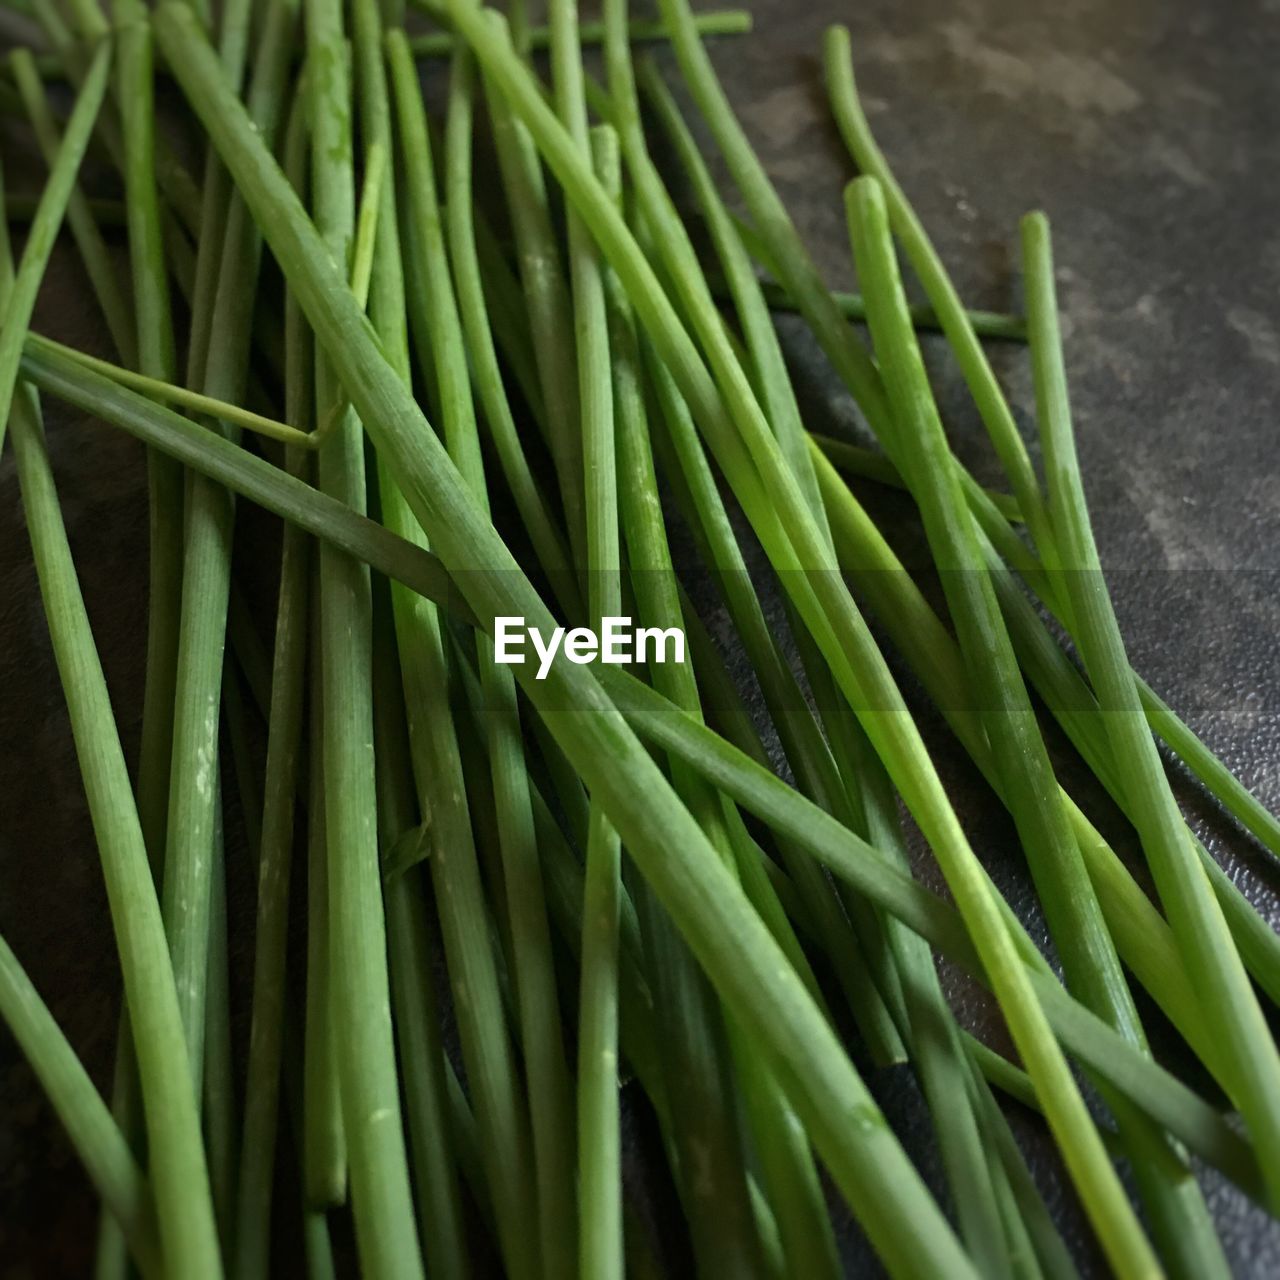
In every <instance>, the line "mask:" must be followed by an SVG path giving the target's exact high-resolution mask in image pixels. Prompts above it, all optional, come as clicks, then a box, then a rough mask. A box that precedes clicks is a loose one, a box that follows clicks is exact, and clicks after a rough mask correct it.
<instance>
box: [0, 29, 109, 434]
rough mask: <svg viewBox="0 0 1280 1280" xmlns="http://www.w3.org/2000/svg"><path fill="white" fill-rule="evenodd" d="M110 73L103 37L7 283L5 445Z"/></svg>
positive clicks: (2, 341)
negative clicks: (26, 349)
mask: <svg viewBox="0 0 1280 1280" xmlns="http://www.w3.org/2000/svg"><path fill="white" fill-rule="evenodd" d="M110 74H111V45H110V44H109V43H106V42H104V43H103V44H102V45H101V47H100V48H99V49H98V51H97V53H96V54H95V55H94V58H93V63H92V65H91V67H90V69H89V72H88V74H87V75H86V76H85V79H84V87H83V88H82V89H81V91H80V95H79V97H78V98H77V99H76V105H75V108H74V109H73V110H72V113H71V117H70V119H69V120H68V121H67V128H66V132H65V134H64V135H63V139H62V144H61V146H60V147H59V148H58V153H57V157H56V158H55V159H54V160H53V161H52V162H51V163H50V165H49V179H48V182H47V183H46V184H45V189H44V192H43V194H42V195H41V197H40V203H39V205H38V206H37V208H36V212H35V217H34V218H33V219H32V221H31V227H30V229H29V230H28V232H27V242H26V245H25V246H24V247H23V251H22V257H21V258H20V259H19V261H18V266H17V270H16V272H15V273H14V275H13V280H12V283H11V285H10V286H9V287H8V288H7V289H6V294H7V304H6V311H5V322H4V327H3V329H0V447H3V445H4V433H5V429H6V427H7V426H8V423H9V411H10V409H11V407H12V405H13V403H14V395H15V390H16V388H17V385H18V362H19V360H21V358H22V346H23V339H24V338H25V337H26V334H27V327H28V325H29V324H30V323H31V313H32V311H33V310H34V309H35V304H36V295H37V294H38V293H39V292H40V282H41V280H42V279H43V278H44V272H45V267H46V266H47V265H48V262H49V255H50V254H51V253H52V252H53V246H54V242H55V241H56V240H57V238H58V231H59V229H60V228H61V226H62V220H63V216H64V215H65V213H66V211H67V206H68V203H69V201H70V200H71V196H72V193H73V192H74V190H75V185H76V174H77V173H78V172H79V170H80V162H81V161H82V160H83V159H84V154H85V151H86V150H87V149H88V146H89V138H90V136H91V135H92V133H93V126H94V122H95V120H96V119H97V117H98V112H99V110H100V109H101V107H102V102H103V99H104V98H105V97H106V92H107V84H108V82H109V77H110ZM5 231H6V241H5V248H6V253H5V255H4V257H5V263H6V264H7V262H8V254H7V249H8V240H7V232H8V227H7V226H6V228H5Z"/></svg>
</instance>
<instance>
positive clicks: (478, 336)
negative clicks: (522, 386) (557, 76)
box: [444, 45, 582, 617]
mask: <svg viewBox="0 0 1280 1280" xmlns="http://www.w3.org/2000/svg"><path fill="white" fill-rule="evenodd" d="M474 116H475V63H474V61H473V59H472V57H471V54H470V51H469V50H468V49H467V48H466V46H465V45H463V46H460V47H459V48H458V50H457V52H456V53H455V54H454V57H453V61H452V63H451V66H450V72H449V109H448V117H447V122H446V126H445V162H444V168H445V211H444V216H445V230H446V234H447V236H448V242H449V261H450V265H451V267H452V269H453V279H454V288H455V290H456V292H457V296H458V310H459V313H460V314H461V317H462V326H463V330H464V332H465V335H466V340H467V354H468V357H469V358H470V361H471V366H472V369H473V375H472V380H473V384H474V387H475V391H476V394H477V396H479V398H480V406H481V408H482V410H483V415H484V420H485V425H486V426H487V427H488V431H489V436H490V438H491V439H492V441H493V444H494V448H495V451H496V452H497V454H498V459H499V462H500V464H501V466H502V472H503V475H504V476H505V478H506V481H507V488H508V489H509V490H510V491H511V496H512V498H513V500H514V501H515V504H516V509H517V510H518V511H519V512H520V516H521V519H522V521H523V522H524V526H525V529H526V531H527V532H528V534H529V539H530V541H531V542H532V544H533V550H534V554H535V556H536V557H537V559H538V562H539V563H540V564H541V565H542V568H543V571H544V572H545V573H546V575H547V577H548V579H549V581H550V583H551V587H552V590H553V591H554V592H555V594H556V597H557V599H559V600H560V602H561V604H562V606H563V607H564V610H565V613H566V615H567V616H569V617H578V616H579V615H580V614H581V613H582V604H581V601H580V600H579V599H578V594H577V587H576V584H575V582H574V575H573V570H572V567H571V565H570V561H569V552H568V549H567V547H566V545H565V537H564V534H563V532H562V531H561V529H560V527H559V523H558V521H557V519H556V517H555V516H554V514H553V513H552V511H551V509H550V508H549V506H548V504H547V500H546V498H545V497H544V495H543V493H542V491H541V488H540V486H539V483H538V480H537V477H536V476H535V475H534V474H533V472H532V470H531V469H530V467H529V463H528V460H527V458H526V456H525V452H524V447H523V445H522V443H521V440H520V436H519V431H518V429H517V427H516V421H515V417H514V415H513V413H512V410H511V402H510V400H509V398H508V396H507V394H506V388H505V386H504V383H503V379H502V372H501V370H500V368H499V365H498V356H497V351H496V349H495V347H494V336H493V328H492V324H491V316H490V310H489V304H488V302H487V301H486V298H485V288H484V279H483V275H482V271H481V266H480V255H479V248H478V244H477V235H476V223H475V214H474V209H473V204H474V192H473V190H472V176H471V175H472V146H473V122H474ZM498 310H499V312H500V313H502V312H507V311H508V309H507V308H506V307H505V306H502V305H500V306H499V307H498ZM512 310H514V309H512Z"/></svg>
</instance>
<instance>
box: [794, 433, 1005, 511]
mask: <svg viewBox="0 0 1280 1280" xmlns="http://www.w3.org/2000/svg"><path fill="white" fill-rule="evenodd" d="M813 441H814V443H815V444H816V445H817V446H818V448H820V449H821V450H822V452H823V453H825V454H826V455H827V457H828V458H829V459H830V460H831V462H832V463H833V464H834V465H835V466H837V467H839V468H840V470H841V471H845V472H848V474H849V475H852V476H859V477H860V478H861V479H863V480H874V481H875V482H876V483H877V484H884V485H888V486H890V487H891V488H894V489H905V488H906V487H907V482H906V481H905V480H904V479H903V478H902V475H901V473H900V472H899V471H898V468H897V467H895V466H894V465H893V460H892V459H891V458H889V457H887V456H886V455H885V454H883V453H876V452H875V451H874V450H872V449H863V448H861V447H860V446H858V445H856V444H850V443H849V442H848V441H846V440H833V439H832V438H831V437H830V436H822V435H817V434H814V435H813ZM986 493H987V497H988V498H990V499H991V502H992V504H993V505H994V507H995V508H996V510H997V511H999V513H1000V514H1001V516H1003V517H1004V518H1005V519H1006V520H1009V521H1020V520H1021V519H1022V515H1021V513H1020V512H1019V510H1018V502H1017V499H1016V498H1014V497H1012V496H1010V495H1009V494H1007V493H998V492H996V491H995V490H991V489H989V490H987V491H986Z"/></svg>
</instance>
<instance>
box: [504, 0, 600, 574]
mask: <svg viewBox="0 0 1280 1280" xmlns="http://www.w3.org/2000/svg"><path fill="white" fill-rule="evenodd" d="M489 20H490V21H492V22H493V23H494V24H495V26H499V24H500V23H501V19H500V18H498V17H497V16H496V15H492V14H491V15H490V17H489ZM486 97H487V100H488V104H489V114H490V119H491V121H492V125H493V140H494V146H495V148H496V150H497V153H498V166H499V171H500V173H501V176H502V185H503V189H504V191H505V193H506V198H507V209H508V212H509V214H510V218H511V229H512V232H513V233H514V235H515V242H516V263H517V266H518V268H519V275H520V282H521V284H522V286H523V290H524V306H525V310H526V312H527V315H528V320H529V325H528V327H529V335H530V338H531V340H532V344H533V353H534V358H535V362H536V365H537V370H538V381H539V384H540V386H541V389H542V401H543V404H544V406H545V409H546V413H545V421H544V423H543V426H544V429H545V431H546V433H547V444H548V446H549V448H550V450H551V457H552V461H553V462H554V463H555V468H556V475H557V478H558V479H559V482H560V497H561V501H562V503H563V504H564V510H565V521H566V525H567V532H568V537H569V546H570V548H571V549H572V551H573V559H574V562H575V564H576V565H578V567H579V568H581V566H582V564H583V546H582V539H583V537H584V536H585V525H584V514H583V492H582V489H583V471H582V452H581V448H582V443H581V432H580V424H579V421H578V416H579V408H578V402H577V395H576V390H577V377H578V375H577V367H576V364H575V359H576V353H575V350H574V347H573V346H572V345H571V344H569V343H568V342H565V341H564V335H565V334H566V333H569V332H572V331H573V324H574V320H573V308H572V303H571V302H570V297H569V290H568V287H567V285H566V282H565V278H564V268H563V265H562V263H561V258H560V250H559V246H558V245H557V243H556V238H555V232H554V230H553V227H552V223H551V212H550V207H549V205H548V203H547V191H546V183H545V179H544V178H543V174H542V165H541V162H540V161H539V159H538V153H537V151H536V149H535V148H534V146H533V143H532V142H531V140H530V138H529V134H528V131H527V130H526V129H525V127H524V125H523V124H521V123H520V121H519V120H516V119H515V118H513V116H512V114H511V112H510V110H509V109H508V107H507V106H506V104H505V103H504V102H503V99H502V97H501V95H499V94H496V93H494V92H493V91H492V89H491V88H490V87H489V86H487V85H486Z"/></svg>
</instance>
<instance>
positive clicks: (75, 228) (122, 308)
mask: <svg viewBox="0 0 1280 1280" xmlns="http://www.w3.org/2000/svg"><path fill="white" fill-rule="evenodd" d="M9 63H10V66H11V67H12V68H13V79H14V83H15V84H16V85H17V86H18V93H19V94H20V95H21V97H22V101H23V105H24V106H25V107H26V110H27V115H28V116H29V117H30V119H31V124H32V126H33V127H34V129H35V135H36V141H37V142H38V143H39V144H40V150H41V152H42V153H43V155H44V159H45V163H46V164H48V165H50V166H52V164H53V161H54V159H55V157H56V156H57V154H58V151H59V149H60V148H61V146H62V139H61V137H60V136H59V131H58V126H57V124H56V123H55V121H54V118H53V112H52V111H50V109H49V102H48V99H47V98H46V97H45V91H44V85H43V84H41V82H40V77H39V75H38V74H37V73H36V69H35V66H34V64H33V63H32V60H31V54H30V52H29V51H28V50H26V49H15V50H13V52H12V53H11V54H10V55H9ZM67 223H68V225H69V226H70V228H71V233H72V235H73V236H74V237H75V242H76V246H77V248H78V249H79V250H80V257H81V259H82V260H83V262H84V266H85V271H86V273H87V274H88V276H89V282H90V284H91V285H92V286H93V292H94V296H95V297H96V298H97V299H98V303H99V305H100V306H101V307H102V311H103V314H104V315H105V316H106V320H107V331H108V332H109V333H110V334H111V340H112V342H113V343H114V344H115V347H116V350H117V351H118V352H119V353H120V358H121V360H122V361H123V362H124V363H125V364H126V365H128V366H130V367H131V368H136V367H137V363H138V341H137V335H136V332H135V329H134V326H133V323H132V321H131V319H130V314H131V312H130V303H129V300H128V299H127V298H126V296H125V293H124V291H123V290H122V289H121V286H120V277H119V275H118V274H117V273H116V267H115V263H114V262H112V260H111V255H110V253H109V252H108V251H107V246H106V242H105V241H104V240H103V239H102V233H101V232H100V231H99V230H98V225H97V223H96V222H95V221H94V219H93V212H92V210H91V209H90V208H89V204H88V201H87V200H86V199H85V197H84V193H83V192H82V191H81V190H80V188H79V187H78V186H73V187H72V189H71V194H70V197H69V199H68V201H67Z"/></svg>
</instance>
